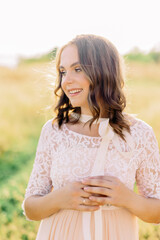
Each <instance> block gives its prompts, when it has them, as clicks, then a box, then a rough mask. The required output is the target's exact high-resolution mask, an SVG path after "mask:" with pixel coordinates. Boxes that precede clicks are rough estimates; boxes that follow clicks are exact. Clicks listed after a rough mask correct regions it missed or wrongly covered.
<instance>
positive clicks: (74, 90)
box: [68, 88, 83, 95]
mask: <svg viewBox="0 0 160 240" xmlns="http://www.w3.org/2000/svg"><path fill="white" fill-rule="evenodd" d="M82 90H83V89H82V88H74V89H69V90H68V92H69V94H71V95H76V94H78V93H80V92H82Z"/></svg>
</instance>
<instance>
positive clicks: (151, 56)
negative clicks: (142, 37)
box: [124, 48, 160, 63]
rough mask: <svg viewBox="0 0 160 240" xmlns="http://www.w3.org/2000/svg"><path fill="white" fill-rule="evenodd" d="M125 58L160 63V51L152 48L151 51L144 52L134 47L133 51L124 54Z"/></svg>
mask: <svg viewBox="0 0 160 240" xmlns="http://www.w3.org/2000/svg"><path fill="white" fill-rule="evenodd" d="M124 58H125V59H126V60H128V61H136V62H146V63H151V62H155V63H159V62H160V51H158V50H156V49H152V50H151V51H150V52H149V53H144V52H142V51H140V50H139V49H138V48H134V49H133V50H132V51H130V52H129V53H127V54H125V55H124Z"/></svg>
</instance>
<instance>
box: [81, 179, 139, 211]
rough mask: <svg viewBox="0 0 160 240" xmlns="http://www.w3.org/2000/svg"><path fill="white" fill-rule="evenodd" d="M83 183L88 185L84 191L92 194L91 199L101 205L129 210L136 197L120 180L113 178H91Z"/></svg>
mask: <svg viewBox="0 0 160 240" xmlns="http://www.w3.org/2000/svg"><path fill="white" fill-rule="evenodd" d="M82 183H83V184H85V185H86V186H85V187H84V191H85V192H86V193H90V194H92V196H90V197H89V199H90V200H92V201H94V202H97V203H98V204H100V205H105V204H111V205H114V206H117V207H126V208H127V206H128V203H129V202H130V201H132V197H133V195H134V192H133V191H131V190H130V189H129V188H128V187H126V186H125V185H124V184H123V183H122V182H121V181H120V180H119V179H118V178H116V177H112V176H95V177H90V178H87V179H84V180H82ZM97 194H99V195H98V196H97Z"/></svg>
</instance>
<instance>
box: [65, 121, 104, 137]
mask: <svg viewBox="0 0 160 240" xmlns="http://www.w3.org/2000/svg"><path fill="white" fill-rule="evenodd" d="M63 126H64V128H65V129H66V130H68V132H70V133H72V134H75V135H77V136H81V137H85V138H90V139H97V140H101V139H102V137H101V136H97V137H93V136H88V135H85V134H82V133H78V132H75V131H73V130H71V129H69V128H68V127H67V124H66V123H64V124H63Z"/></svg>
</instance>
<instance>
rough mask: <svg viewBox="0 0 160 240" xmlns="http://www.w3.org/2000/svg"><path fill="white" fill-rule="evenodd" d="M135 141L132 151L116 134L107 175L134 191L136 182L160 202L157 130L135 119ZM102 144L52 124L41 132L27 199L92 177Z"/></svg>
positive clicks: (107, 165)
mask: <svg viewBox="0 0 160 240" xmlns="http://www.w3.org/2000/svg"><path fill="white" fill-rule="evenodd" d="M131 138H132V143H133V144H132V145H133V147H132V148H131V147H130V145H129V144H128V142H125V141H123V140H122V139H121V138H120V137H118V136H117V135H116V134H115V137H114V138H113V139H112V140H111V142H110V143H109V146H108V151H107V154H106V163H105V171H104V172H105V175H110V176H116V177H118V178H119V179H120V180H121V181H122V182H123V183H125V184H126V185H127V186H128V187H129V188H130V189H133V187H134V183H135V181H136V182H137V186H138V188H139V191H140V193H141V194H142V195H144V196H146V197H155V198H159V199H160V157H159V150H158V144H157V141H156V138H155V135H154V133H153V130H152V128H151V127H150V126H149V125H147V124H146V123H144V122H143V121H141V120H138V119H135V120H134V121H133V124H132V126H131ZM101 141H102V138H101V137H90V136H85V135H82V134H79V133H76V132H73V131H71V130H69V129H68V127H67V125H66V124H63V125H62V127H61V129H59V128H58V126H57V125H56V124H54V125H53V126H52V119H51V120H49V121H48V122H47V123H46V124H45V125H44V126H43V128H42V131H41V135H40V139H39V143H38V147H37V152H36V157H35V162H34V166H33V170H32V173H31V176H30V179H29V183H28V187H27V189H26V195H25V198H27V197H29V196H31V195H45V194H47V193H49V192H50V191H51V190H52V187H53V188H54V189H58V188H60V187H62V186H64V185H65V184H67V183H68V182H71V181H79V180H81V179H82V178H84V177H87V176H90V174H91V170H92V167H93V164H94V161H95V156H96V153H97V150H98V148H99V146H100V143H101Z"/></svg>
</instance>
